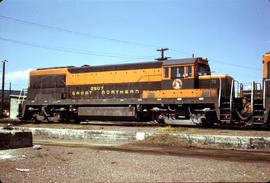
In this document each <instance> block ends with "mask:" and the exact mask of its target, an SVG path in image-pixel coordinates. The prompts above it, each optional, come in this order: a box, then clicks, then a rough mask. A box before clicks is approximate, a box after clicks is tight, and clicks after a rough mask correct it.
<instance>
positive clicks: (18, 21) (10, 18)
mask: <svg viewBox="0 0 270 183" xmlns="http://www.w3.org/2000/svg"><path fill="white" fill-rule="evenodd" d="M1 19H2V20H5V21H12V22H17V23H21V24H26V25H31V26H35V27H40V28H43V29H48V30H55V31H59V32H65V33H69V34H73V35H79V36H83V37H88V38H95V39H102V40H107V41H112V42H119V43H124V44H133V45H139V46H144V47H154V48H157V47H162V46H160V45H155V44H146V43H141V42H135V41H127V40H120V39H115V38H110V37H105V36H99V35H94V34H89V33H84V32H79V31H74V30H70V29H65V28H61V27H57V26H51V25H46V24H40V23H36V22H31V21H26V20H22V19H18V18H13V17H8V16H3V15H0V20H1ZM0 39H2V40H4V39H5V40H4V41H9V42H13V43H17V44H24V45H28V46H32V47H39V48H44V49H51V50H56V51H62V52H69V53H78V54H86V55H93V56H103V57H114V58H131V57H125V56H118V55H110V54H107V53H96V52H95V53H94V52H91V53H89V52H90V51H87V50H75V49H68V48H59V47H51V46H44V45H37V44H32V43H26V42H22V41H17V40H10V39H9V40H8V39H6V38H0ZM170 50H171V51H174V52H177V53H183V54H186V55H192V54H193V53H191V52H185V51H179V50H177V49H170ZM143 58H145V57H143ZM143 58H134V59H143ZM212 60H213V61H216V63H220V64H224V65H229V66H233V67H238V68H243V69H248V70H256V71H258V70H259V69H257V68H252V67H247V66H242V65H237V64H231V63H227V62H223V61H220V60H217V59H212Z"/></svg>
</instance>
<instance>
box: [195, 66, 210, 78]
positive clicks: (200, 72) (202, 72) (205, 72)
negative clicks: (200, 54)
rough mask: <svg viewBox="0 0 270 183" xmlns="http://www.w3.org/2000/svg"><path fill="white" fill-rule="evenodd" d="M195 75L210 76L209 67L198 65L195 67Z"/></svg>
mask: <svg viewBox="0 0 270 183" xmlns="http://www.w3.org/2000/svg"><path fill="white" fill-rule="evenodd" d="M197 75H198V76H205V75H210V69H209V66H208V65H205V64H198V65H197Z"/></svg>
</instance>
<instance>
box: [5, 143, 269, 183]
mask: <svg viewBox="0 0 270 183" xmlns="http://www.w3.org/2000/svg"><path fill="white" fill-rule="evenodd" d="M1 155H2V156H1ZM1 157H2V159H1ZM5 158H8V159H5ZM16 168H17V169H16ZM0 180H1V181H2V182H3V183H13V182H14V183H15V182H16V183H17V182H183V181H192V182H194V181H199V182H208V181H211V182H212V181H215V182H227V181H233V182H245V181H251V182H255V181H256V182H258V181H262V182H267V181H269V180H270V156H269V153H267V152H246V151H241V152H239V151H221V150H205V149H204V150H203V149H193V148H181V147H163V146H151V145H149V144H147V145H143V144H140V145H135V146H134V145H125V146H121V147H93V146H92V147H91V146H89V147H67V146H49V145H43V146H42V149H40V150H34V149H33V148H21V149H14V150H3V151H0Z"/></svg>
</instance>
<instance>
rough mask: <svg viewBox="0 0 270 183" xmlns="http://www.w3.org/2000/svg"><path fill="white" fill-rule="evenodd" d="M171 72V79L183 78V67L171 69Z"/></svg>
mask: <svg viewBox="0 0 270 183" xmlns="http://www.w3.org/2000/svg"><path fill="white" fill-rule="evenodd" d="M171 72H172V73H171V76H172V79H175V78H183V77H184V66H180V67H172V69H171Z"/></svg>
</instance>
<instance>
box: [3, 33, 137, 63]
mask: <svg viewBox="0 0 270 183" xmlns="http://www.w3.org/2000/svg"><path fill="white" fill-rule="evenodd" d="M0 40H2V41H6V42H11V43H15V44H20V45H24V46H31V47H36V48H43V49H48V50H54V51H60V52H67V53H76V54H82V55H92V56H100V57H112V58H124V59H141V58H137V57H129V56H120V55H109V54H98V53H95V52H93V51H88V50H78V49H74V48H63V47H55V46H48V45H41V44H36V43H30V42H25V41H19V40H15V39H8V38H3V37H0Z"/></svg>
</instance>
